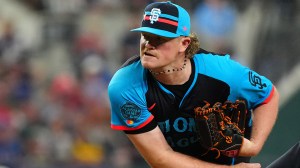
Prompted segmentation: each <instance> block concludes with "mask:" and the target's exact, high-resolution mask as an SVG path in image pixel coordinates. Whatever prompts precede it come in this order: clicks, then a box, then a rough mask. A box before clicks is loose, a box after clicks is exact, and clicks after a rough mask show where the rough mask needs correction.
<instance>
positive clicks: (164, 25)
mask: <svg viewBox="0 0 300 168" xmlns="http://www.w3.org/2000/svg"><path fill="white" fill-rule="evenodd" d="M190 27H191V26H190V16H189V14H188V12H187V11H186V10H185V9H184V8H182V7H181V6H179V5H177V4H174V3H171V2H154V3H151V4H149V5H148V6H147V7H146V8H145V10H144V15H143V19H142V23H141V27H139V28H137V29H133V30H132V31H135V32H140V33H141V38H140V55H139V56H134V57H132V58H130V59H129V60H128V61H127V62H125V63H124V65H123V66H122V67H121V68H120V69H119V70H118V71H117V72H116V73H115V74H114V76H113V78H112V80H111V81H110V84H109V87H108V91H109V93H108V94H109V99H110V103H111V128H112V129H115V130H122V131H124V132H125V134H126V135H127V136H128V138H129V139H130V140H131V142H132V143H133V144H134V145H135V147H136V149H137V150H138V151H139V152H140V154H141V155H142V156H143V157H144V159H145V160H146V161H147V163H148V164H149V165H150V166H151V167H164V168H167V167H170V168H174V167H184V168H189V167H206V168H209V167H230V165H235V167H260V164H259V163H249V162H250V157H251V156H255V155H257V154H258V153H259V152H260V150H261V149H262V147H263V145H264V143H265V141H266V139H267V137H268V135H269V133H270V132H271V130H272V127H273V125H274V123H275V120H276V116H277V113H278V99H279V94H278V92H277V90H276V88H275V86H274V85H273V84H272V82H271V81H270V80H269V79H267V78H266V77H264V76H261V75H259V74H258V73H256V72H255V71H253V70H251V69H249V68H247V67H245V66H243V65H241V64H239V63H238V62H236V61H234V60H232V59H230V56H229V55H220V54H216V53H212V52H208V51H205V50H204V49H201V48H200V46H199V41H198V39H197V37H196V36H195V34H193V33H191V32H190ZM238 99H243V100H245V101H246V103H247V109H248V113H247V119H246V125H245V136H244V137H242V145H241V147H240V148H239V150H238V152H237V153H235V155H232V156H229V155H223V154H221V155H220V156H218V157H216V155H215V153H214V152H207V151H206V149H203V144H201V141H200V140H199V138H198V137H197V135H196V128H195V122H196V121H195V119H194V118H193V114H194V112H195V111H194V109H196V108H198V109H199V108H205V107H206V106H207V105H209V104H215V103H216V102H222V103H224V102H225V101H232V102H234V101H236V100H238ZM203 129H204V128H203ZM200 133H201V128H200ZM232 144H233V145H234V142H233V143H232Z"/></svg>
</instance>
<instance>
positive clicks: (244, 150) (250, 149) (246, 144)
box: [239, 138, 259, 157]
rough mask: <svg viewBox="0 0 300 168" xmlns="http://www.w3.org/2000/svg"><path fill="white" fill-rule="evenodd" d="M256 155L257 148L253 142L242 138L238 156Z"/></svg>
mask: <svg viewBox="0 0 300 168" xmlns="http://www.w3.org/2000/svg"><path fill="white" fill-rule="evenodd" d="M258 153H259V149H258V146H257V145H256V144H255V143H254V142H252V141H250V140H248V139H247V138H244V140H243V144H242V146H241V149H240V152H239V156H245V157H249V156H256V155H257V154H258Z"/></svg>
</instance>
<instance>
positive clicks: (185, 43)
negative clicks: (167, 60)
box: [179, 37, 191, 52]
mask: <svg viewBox="0 0 300 168" xmlns="http://www.w3.org/2000/svg"><path fill="white" fill-rule="evenodd" d="M190 43H191V38H190V37H182V38H180V48H179V51H180V52H185V50H186V49H187V48H188V46H189V45H190Z"/></svg>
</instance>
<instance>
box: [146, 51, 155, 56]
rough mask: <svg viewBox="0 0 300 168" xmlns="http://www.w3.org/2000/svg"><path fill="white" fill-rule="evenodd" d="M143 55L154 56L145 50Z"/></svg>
mask: <svg viewBox="0 0 300 168" xmlns="http://www.w3.org/2000/svg"><path fill="white" fill-rule="evenodd" d="M144 55H145V56H150V57H154V55H153V54H152V53H150V52H147V51H146V52H144Z"/></svg>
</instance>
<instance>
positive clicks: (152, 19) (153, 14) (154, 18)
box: [150, 8, 161, 24]
mask: <svg viewBox="0 0 300 168" xmlns="http://www.w3.org/2000/svg"><path fill="white" fill-rule="evenodd" d="M160 14H161V11H160V9H158V8H153V9H152V10H151V16H150V23H151V24H153V23H154V22H157V21H158V18H159V15H160Z"/></svg>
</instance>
